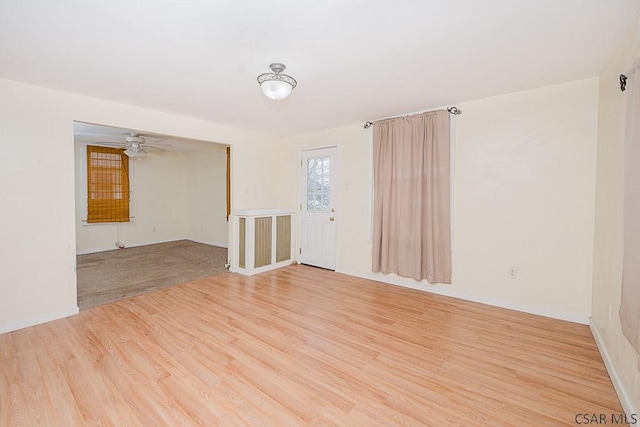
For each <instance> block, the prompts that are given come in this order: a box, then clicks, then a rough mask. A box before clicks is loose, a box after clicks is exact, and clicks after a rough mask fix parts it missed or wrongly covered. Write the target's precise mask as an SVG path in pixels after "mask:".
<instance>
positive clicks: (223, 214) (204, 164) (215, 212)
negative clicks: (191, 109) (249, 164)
mask: <svg viewBox="0 0 640 427" xmlns="http://www.w3.org/2000/svg"><path fill="white" fill-rule="evenodd" d="M184 164H185V166H186V168H187V188H186V191H185V194H186V197H187V208H188V209H187V215H188V222H189V224H188V230H187V238H188V239H189V240H193V241H195V242H200V243H207V244H210V245H215V246H221V247H227V246H228V239H229V230H228V224H229V223H228V222H227V205H226V203H227V202H226V200H227V199H226V194H227V188H226V182H227V181H226V180H227V153H226V147H224V146H222V145H217V146H212V147H210V148H208V149H205V150H199V151H196V152H193V153H187V154H185V162H184Z"/></svg>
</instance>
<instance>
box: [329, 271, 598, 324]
mask: <svg viewBox="0 0 640 427" xmlns="http://www.w3.org/2000/svg"><path fill="white" fill-rule="evenodd" d="M336 271H337V272H338V273H343V274H348V275H350V276H355V277H360V278H363V279H369V280H374V281H376V282H382V283H387V284H390V285H395V286H402V287H404V288H410V289H417V290H419V291H424V292H430V293H433V294H438V295H444V296H447V297H451V298H457V299H461V300H465V301H472V302H477V303H480V304H486V305H491V306H494V307H500V308H506V309H509V310H515V311H522V312H524V313H529V314H535V315H538V316H544V317H550V318H553V319H559V320H566V321H568V322H573V323H579V324H581V325H588V324H589V317H587V316H580V315H577V314H573V313H562V312H558V311H555V310H550V309H547V308H541V307H530V306H525V305H521V304H516V303H513V302H510V301H504V300H499V299H496V298H491V297H484V296H482V295H470V294H465V293H463V292H458V291H455V290H452V289H445V288H443V287H435V286H432V285H426V286H428V287H426V286H425V285H424V284H420V283H419V282H416V284H415V285H412V284H411V283H407V282H406V281H404V280H402V279H396V278H394V277H393V276H379V275H376V274H375V273H373V272H372V273H370V274H360V273H354V272H350V271H344V270H336Z"/></svg>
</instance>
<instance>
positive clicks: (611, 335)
mask: <svg viewBox="0 0 640 427" xmlns="http://www.w3.org/2000/svg"><path fill="white" fill-rule="evenodd" d="M639 17H640V15H639ZM639 17H636V19H635V20H634V21H633V23H632V25H631V26H630V30H629V32H628V34H627V36H626V37H625V39H624V40H623V42H622V43H621V44H620V46H619V47H618V49H617V50H616V51H615V53H614V54H613V56H612V57H611V59H610V61H609V63H608V64H607V66H606V67H605V69H604V70H603V72H602V74H601V75H600V93H599V114H598V165H597V184H596V216H595V239H594V242H595V244H594V265H593V305H592V327H593V330H594V332H595V335H596V338H597V339H598V340H599V344H600V345H601V351H602V353H603V356H604V358H605V362H607V363H608V364H609V368H610V373H611V374H612V375H611V376H612V379H613V381H614V384H615V385H616V386H617V388H618V394H619V395H620V396H621V400H622V402H623V405H624V406H625V409H627V411H629V412H633V413H635V412H636V411H638V410H640V373H639V372H638V368H639V367H640V365H639V362H638V360H637V355H636V353H635V351H634V350H633V348H632V347H631V345H630V344H629V343H628V342H627V340H626V338H625V337H624V336H623V335H622V330H621V327H620V318H619V316H618V310H619V308H620V294H621V286H622V203H623V164H624V162H623V155H624V154H623V150H624V132H625V108H626V96H627V93H625V92H621V91H620V86H619V83H618V76H619V75H620V74H622V73H624V72H626V70H627V69H629V68H630V67H631V65H632V64H633V63H634V61H635V60H636V59H638V57H640V18H639Z"/></svg>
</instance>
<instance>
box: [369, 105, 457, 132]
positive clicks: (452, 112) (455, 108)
mask: <svg viewBox="0 0 640 427" xmlns="http://www.w3.org/2000/svg"><path fill="white" fill-rule="evenodd" d="M432 111H436V110H432ZM447 111H448V112H449V113H451V114H453V115H454V116H457V115H459V114H462V110H461V109H459V108H458V107H449V108H447ZM425 112H428V111H425ZM415 114H420V113H415ZM413 115H414V114H409V115H406V116H397V117H398V118H400V117H409V116H413ZM389 118H390V119H392V118H396V117H389ZM381 120H387V119H381ZM375 121H376V122H377V121H378V120H375ZM373 123H374V121H372V120H369V121H368V122H366V123H365V124H364V126H363V127H364V128H365V129H369V128H370V127H371V126H372V125H373Z"/></svg>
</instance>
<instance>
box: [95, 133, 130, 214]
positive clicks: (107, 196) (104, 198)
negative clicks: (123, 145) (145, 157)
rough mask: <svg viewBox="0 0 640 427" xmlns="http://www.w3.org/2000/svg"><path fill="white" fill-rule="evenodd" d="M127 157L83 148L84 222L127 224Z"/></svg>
mask: <svg viewBox="0 0 640 427" xmlns="http://www.w3.org/2000/svg"><path fill="white" fill-rule="evenodd" d="M129 198H130V197H129V157H127V155H126V154H124V149H117V148H107V147H97V146H94V145H87V222H88V223H90V224H91V223H100V222H129Z"/></svg>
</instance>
